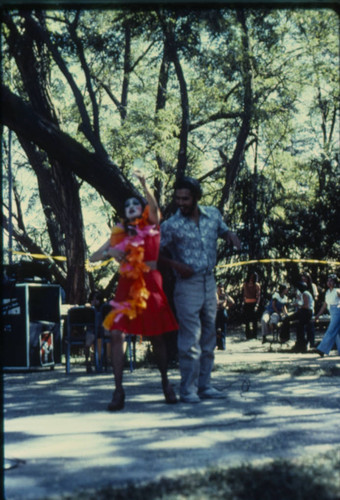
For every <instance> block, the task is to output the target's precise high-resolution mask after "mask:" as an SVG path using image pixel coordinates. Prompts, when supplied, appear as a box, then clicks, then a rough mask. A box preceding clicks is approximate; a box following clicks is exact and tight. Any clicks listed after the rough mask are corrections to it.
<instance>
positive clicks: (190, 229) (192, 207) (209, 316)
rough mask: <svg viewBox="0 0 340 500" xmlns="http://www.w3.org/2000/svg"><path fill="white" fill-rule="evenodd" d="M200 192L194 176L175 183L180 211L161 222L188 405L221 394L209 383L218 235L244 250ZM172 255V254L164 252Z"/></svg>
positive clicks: (183, 392)
mask: <svg viewBox="0 0 340 500" xmlns="http://www.w3.org/2000/svg"><path fill="white" fill-rule="evenodd" d="M201 196H202V191H201V186H200V184H199V182H198V181H197V180H196V179H193V178H191V177H183V178H182V179H180V180H179V181H177V182H176V185H175V201H176V205H177V207H178V210H177V212H176V213H175V214H174V215H173V216H172V217H170V218H169V219H168V220H166V221H164V222H163V224H162V225H161V258H160V259H161V261H162V262H164V263H165V264H168V265H170V266H171V267H172V268H173V270H174V273H175V275H176V283H175V290H174V303H175V308H176V314H177V320H178V323H179V331H178V354H179V367H180V372H181V387H180V398H181V401H183V402H186V403H198V402H200V400H201V399H216V398H222V397H224V395H223V394H222V393H221V392H220V391H218V390H217V389H215V388H214V387H212V386H211V380H210V379H211V371H212V368H213V363H214V349H215V346H216V332H215V317H216V284H215V278H214V275H213V270H214V267H215V265H216V251H217V239H218V238H223V239H225V240H226V241H227V242H229V243H230V244H232V245H234V246H236V247H237V248H240V241H239V239H238V237H237V236H236V234H235V233H232V232H231V231H229V229H228V227H227V225H226V224H225V223H224V222H223V219H222V216H221V214H220V212H219V211H218V209H217V208H215V207H203V206H201V205H198V201H199V199H200V198H201ZM165 252H167V255H169V254H170V257H168V256H165Z"/></svg>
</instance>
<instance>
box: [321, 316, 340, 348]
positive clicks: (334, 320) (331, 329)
mask: <svg viewBox="0 0 340 500" xmlns="http://www.w3.org/2000/svg"><path fill="white" fill-rule="evenodd" d="M329 313H330V316H331V320H330V322H329V325H328V328H327V330H326V331H325V335H324V336H323V339H322V341H321V344H319V345H318V349H319V351H322V352H324V353H325V354H329V352H330V350H331V349H332V347H333V345H334V342H336V346H337V348H338V353H339V354H340V307H338V306H330V308H329Z"/></svg>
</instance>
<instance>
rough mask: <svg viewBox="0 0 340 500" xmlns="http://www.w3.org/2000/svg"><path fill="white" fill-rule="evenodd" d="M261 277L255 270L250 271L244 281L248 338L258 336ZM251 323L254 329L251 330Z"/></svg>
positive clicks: (245, 318)
mask: <svg viewBox="0 0 340 500" xmlns="http://www.w3.org/2000/svg"><path fill="white" fill-rule="evenodd" d="M258 280H259V277H258V274H257V273H255V272H249V273H248V275H247V279H246V281H245V283H243V287H242V292H243V312H244V322H245V325H246V339H247V340H249V339H256V338H257V311H258V308H259V305H260V300H261V285H260V283H259V282H258ZM250 324H252V326H253V329H252V332H251V328H250Z"/></svg>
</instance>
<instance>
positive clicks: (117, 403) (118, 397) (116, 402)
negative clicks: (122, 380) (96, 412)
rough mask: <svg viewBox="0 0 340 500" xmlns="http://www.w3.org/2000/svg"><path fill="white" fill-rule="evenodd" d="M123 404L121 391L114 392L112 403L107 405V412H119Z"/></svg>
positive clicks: (123, 397) (123, 394) (123, 395)
mask: <svg viewBox="0 0 340 500" xmlns="http://www.w3.org/2000/svg"><path fill="white" fill-rule="evenodd" d="M124 404H125V393H124V391H123V389H122V390H117V389H116V390H115V391H114V393H113V395H112V401H111V403H109V404H108V406H107V409H108V410H109V411H119V410H122V409H123V408H124Z"/></svg>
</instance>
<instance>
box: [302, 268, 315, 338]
mask: <svg viewBox="0 0 340 500" xmlns="http://www.w3.org/2000/svg"><path fill="white" fill-rule="evenodd" d="M301 281H303V282H304V283H306V285H307V290H308V291H309V293H310V294H311V295H312V297H313V300H314V309H313V314H314V313H315V306H316V302H317V300H318V297H319V290H318V287H317V286H316V284H315V283H313V280H312V276H311V275H310V273H309V272H308V271H307V270H304V271H303V272H302V274H301ZM307 343H309V346H310V347H315V327H314V322H313V321H312V322H311V323H310V325H309V327H308V330H307Z"/></svg>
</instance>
